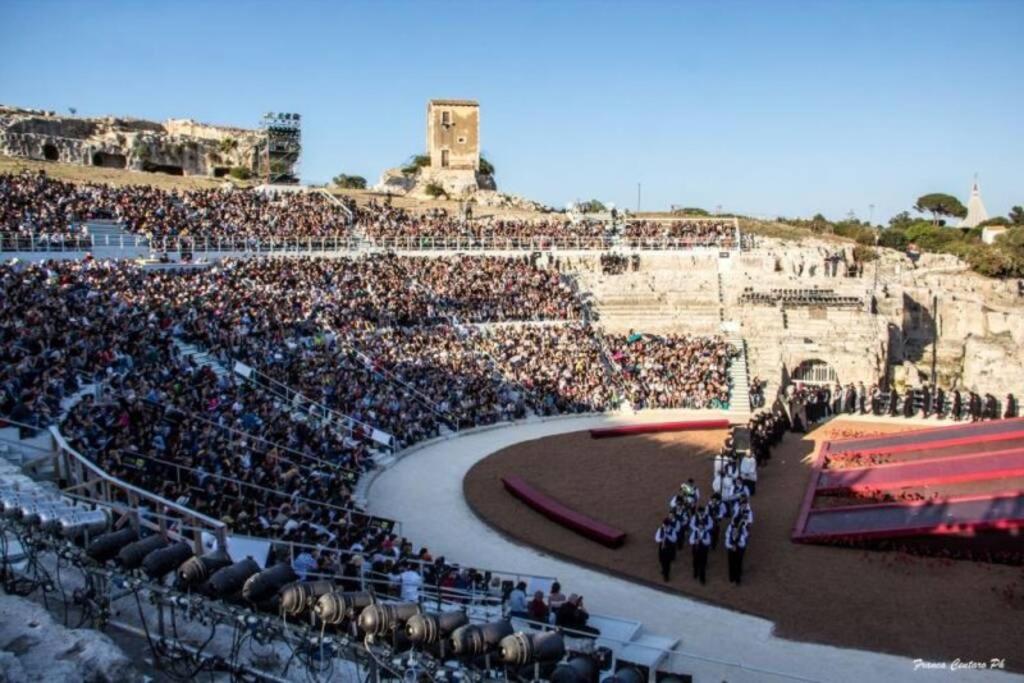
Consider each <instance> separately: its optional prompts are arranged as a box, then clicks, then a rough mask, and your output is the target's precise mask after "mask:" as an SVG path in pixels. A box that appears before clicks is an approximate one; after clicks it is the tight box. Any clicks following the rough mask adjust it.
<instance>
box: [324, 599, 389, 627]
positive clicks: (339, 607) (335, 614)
mask: <svg viewBox="0 0 1024 683" xmlns="http://www.w3.org/2000/svg"><path fill="white" fill-rule="evenodd" d="M373 602H374V600H373V595H371V594H370V593H367V592H365V591H359V592H355V593H342V592H338V591H335V592H333V593H325V594H324V595H321V596H320V599H319V600H317V601H316V607H314V608H313V612H314V613H315V614H316V615H317V616H318V617H319V618H320V620H321V621H323V622H324V623H325V624H332V625H336V624H340V623H341V622H343V621H345V620H346V619H354V618H355V617H357V616H358V615H359V613H360V612H362V611H363V609H365V608H366V607H368V606H370V605H372V604H373Z"/></svg>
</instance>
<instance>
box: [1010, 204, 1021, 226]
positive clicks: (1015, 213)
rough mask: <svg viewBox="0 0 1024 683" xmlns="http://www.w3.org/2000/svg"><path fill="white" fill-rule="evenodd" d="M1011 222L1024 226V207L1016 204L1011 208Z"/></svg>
mask: <svg viewBox="0 0 1024 683" xmlns="http://www.w3.org/2000/svg"><path fill="white" fill-rule="evenodd" d="M1010 222H1011V223H1013V224H1014V225H1019V226H1024V207H1021V206H1015V207H1013V208H1012V209H1010Z"/></svg>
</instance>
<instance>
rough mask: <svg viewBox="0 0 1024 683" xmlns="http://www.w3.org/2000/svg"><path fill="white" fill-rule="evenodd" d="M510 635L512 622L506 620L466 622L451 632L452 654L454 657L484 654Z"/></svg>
mask: <svg viewBox="0 0 1024 683" xmlns="http://www.w3.org/2000/svg"><path fill="white" fill-rule="evenodd" d="M508 635H512V624H510V623H509V622H508V621H492V622H489V623H486V624H480V625H479V626H477V625H476V624H467V625H466V626H460V627H459V628H457V629H455V631H453V632H452V635H451V638H450V639H449V641H450V643H451V650H452V654H453V655H455V656H456V657H473V656H476V655H482V654H486V653H487V652H490V651H491V650H493V649H495V648H496V647H498V643H499V642H501V639H502V638H504V637H505V636H508Z"/></svg>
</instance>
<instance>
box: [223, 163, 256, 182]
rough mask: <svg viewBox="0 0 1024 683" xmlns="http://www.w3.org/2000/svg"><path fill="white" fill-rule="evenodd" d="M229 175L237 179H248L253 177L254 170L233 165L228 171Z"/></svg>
mask: <svg viewBox="0 0 1024 683" xmlns="http://www.w3.org/2000/svg"><path fill="white" fill-rule="evenodd" d="M228 175H230V176H231V177H232V178H234V179H235V180H248V179H249V178H251V177H252V171H250V170H249V169H247V168H246V167H245V166H232V167H231V170H230V171H228Z"/></svg>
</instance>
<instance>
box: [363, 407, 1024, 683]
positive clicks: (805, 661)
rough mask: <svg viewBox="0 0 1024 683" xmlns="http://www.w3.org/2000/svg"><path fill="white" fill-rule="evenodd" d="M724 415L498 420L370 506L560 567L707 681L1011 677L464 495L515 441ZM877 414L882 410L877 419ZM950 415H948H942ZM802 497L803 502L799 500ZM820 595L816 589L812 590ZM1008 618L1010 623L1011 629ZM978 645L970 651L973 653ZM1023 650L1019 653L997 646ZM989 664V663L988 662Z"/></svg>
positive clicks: (514, 567) (447, 448)
mask: <svg viewBox="0 0 1024 683" xmlns="http://www.w3.org/2000/svg"><path fill="white" fill-rule="evenodd" d="M712 412H714V416H716V417H717V416H718V415H719V412H718V411H690V412H688V411H672V412H671V414H669V413H666V412H665V411H652V413H650V414H642V415H615V416H601V417H593V416H590V417H578V418H564V419H557V420H552V421H547V422H534V423H527V424H522V425H514V426H509V427H502V428H497V429H490V430H486V431H481V432H477V433H473V434H466V435H463V436H459V437H455V438H450V439H447V440H443V441H439V442H435V443H431V444H429V445H427V446H425V447H423V448H420V449H416V450H413V451H412V452H410V453H409V454H408V455H406V456H405V457H403V458H401V459H400V460H399V461H398V462H397V463H395V464H394V465H392V466H391V467H390V468H389V469H388V470H386V471H385V472H383V473H381V474H380V475H379V476H378V477H377V478H376V479H375V480H374V482H373V483H372V484H371V487H370V489H369V494H370V495H369V496H368V499H369V511H370V512H371V513H373V514H377V515H382V516H388V517H392V518H395V519H398V520H401V521H402V527H403V528H402V531H403V533H404V534H405V535H406V536H408V537H409V538H411V539H413V542H414V543H415V544H416V545H417V547H418V546H420V545H426V546H427V547H429V548H430V549H431V552H432V553H433V554H434V555H435V556H437V555H444V556H445V557H446V559H448V560H449V561H452V562H459V563H463V564H466V565H469V566H478V567H489V568H496V569H497V568H500V569H503V570H506V571H509V572H519V573H523V574H538V575H548V576H557V577H558V579H559V580H560V581H561V582H562V585H563V586H564V587H565V592H567V593H569V592H574V593H580V594H582V595H584V596H586V600H587V605H588V607H589V608H590V611H591V612H592V613H595V614H607V615H615V616H620V617H624V618H628V619H635V620H637V621H641V622H643V624H644V626H645V628H646V630H647V631H649V632H653V633H655V634H658V635H663V636H670V637H675V638H679V640H680V645H679V647H678V648H677V650H676V652H675V653H673V655H672V657H671V659H670V660H669V661H668V664H667V666H666V667H665V668H668V669H670V670H673V671H677V672H685V673H691V674H693V675H694V680H695V681H697V682H698V683H705V682H707V683H712V682H714V683H719V682H721V681H729V682H730V683H733V682H738V681H751V682H754V681H785V680H812V681H844V682H845V681H849V682H850V683H854V682H857V683H859V682H861V681H908V680H912V681H951V680H955V681H983V680H995V681H1011V680H1022V681H1024V677H1022V676H1015V675H1010V674H1005V673H1002V672H991V671H977V670H958V671H955V672H954V671H951V666H952V662H946V663H945V667H946V668H945V669H936V668H931V667H934V666H938V665H940V664H942V663H927V666H928V668H925V667H920V668H917V669H915V662H914V660H913V659H909V658H904V657H896V656H891V655H883V654H877V653H872V652H865V651H860V650H848V649H842V648H837V647H830V646H824V645H815V644H809V643H799V642H794V641H789V640H783V639H780V638H776V637H774V636H773V635H772V629H773V625H772V622H770V621H768V620H766V619H761V618H758V617H752V616H748V615H745V614H740V613H737V612H733V611H731V610H727V609H723V608H719V607H714V606H711V605H707V604H704V603H701V602H698V601H696V600H692V599H689V598H685V597H682V596H677V595H671V594H668V593H663V592H661V591H657V590H654V589H651V588H647V587H645V586H640V585H638V584H635V583H632V582H629V581H625V580H622V579H618V578H614V577H610V576H608V575H605V574H602V573H599V572H596V571H593V570H590V569H586V568H583V567H579V566H577V565H575V564H572V563H570V562H566V561H563V560H561V559H557V558H553V557H551V556H549V555H546V554H544V553H542V552H540V551H538V550H535V549H533V548H530V547H527V546H523V545H519V544H517V543H514V542H512V541H510V540H508V539H506V538H505V537H504V536H502V535H500V534H499V533H498V532H496V531H494V530H493V529H491V528H490V527H489V526H487V525H486V524H484V523H483V522H482V521H480V520H479V519H478V518H477V517H476V516H475V515H474V514H473V513H472V511H470V509H469V507H468V506H467V505H466V502H465V500H464V498H463V495H462V480H463V478H464V476H465V474H466V472H468V470H469V469H470V468H471V467H472V466H473V465H474V464H475V463H476V462H477V461H479V460H481V459H483V458H485V457H487V456H488V455H490V454H491V453H494V452H495V451H498V450H500V449H502V448H505V447H506V446H510V445H512V444H515V443H519V442H521V441H528V440H531V439H538V438H541V437H545V436H550V435H553V434H561V433H565V432H572V431H578V430H583V429H589V428H592V427H598V426H609V425H612V424H623V423H629V424H636V423H639V422H658V421H664V420H668V419H686V418H687V417H692V418H696V417H701V418H705V419H706V418H708V417H711V413H712ZM876 419H877V418H876ZM938 424H941V423H938ZM796 503H797V502H796V501H794V505H795V504H796ZM808 599H813V596H808ZM1011 627H1012V626H1011V625H1010V624H1007V628H1011ZM970 654H971V653H964V654H963V657H964V658H965V659H966V658H968V657H969V656H970ZM991 654H992V655H993V656H999V657H1014V656H1019V653H1011V652H1006V653H991ZM986 664H987V662H986Z"/></svg>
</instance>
